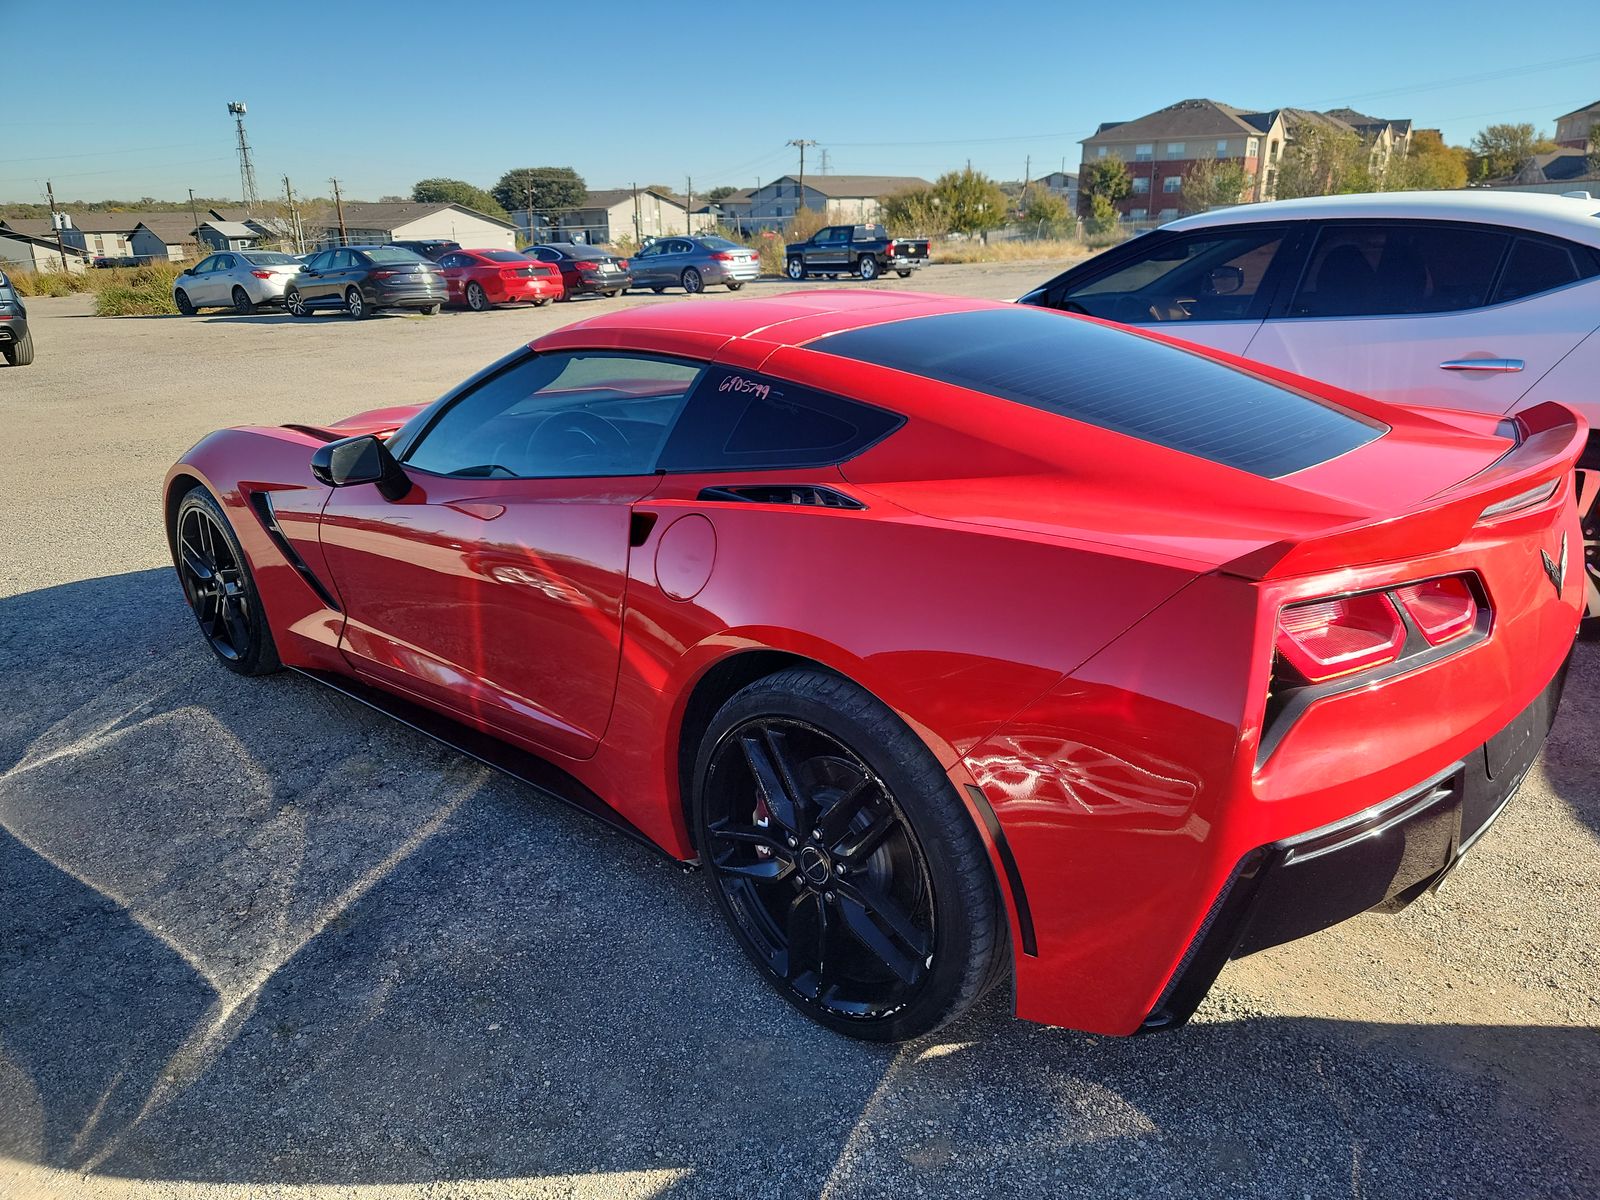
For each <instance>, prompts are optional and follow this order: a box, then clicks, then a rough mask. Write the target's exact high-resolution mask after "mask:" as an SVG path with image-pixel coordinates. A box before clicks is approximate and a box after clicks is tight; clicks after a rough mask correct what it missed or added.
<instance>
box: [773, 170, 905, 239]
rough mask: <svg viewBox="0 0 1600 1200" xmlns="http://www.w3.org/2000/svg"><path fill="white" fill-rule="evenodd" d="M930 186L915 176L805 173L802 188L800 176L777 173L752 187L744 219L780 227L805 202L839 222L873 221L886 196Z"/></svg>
mask: <svg viewBox="0 0 1600 1200" xmlns="http://www.w3.org/2000/svg"><path fill="white" fill-rule="evenodd" d="M932 186H933V185H932V184H930V183H929V182H928V181H927V180H926V179H921V178H918V177H917V176H915V175H807V176H806V178H805V184H804V188H803V190H802V185H801V182H800V178H799V176H797V175H780V176H779V177H778V178H777V179H774V180H773V181H772V182H771V183H764V184H762V185H761V186H760V187H758V188H753V189H752V190H751V192H750V198H749V199H750V211H749V213H748V215H747V216H746V218H745V220H746V223H747V225H749V226H751V227H755V228H772V227H774V226H782V225H783V224H785V223H786V222H788V221H792V220H793V219H794V215H795V214H796V213H797V212H799V211H800V207H801V206H802V205H804V206H805V207H806V208H810V209H814V210H816V211H817V212H820V213H823V214H824V215H825V216H826V217H827V218H828V220H830V221H833V222H837V223H838V224H841V225H843V224H856V223H861V222H870V221H876V220H877V219H878V218H879V216H881V215H882V211H883V205H882V200H883V198H884V197H885V196H890V195H893V194H894V193H895V192H904V191H909V190H910V189H912V188H926V187H932Z"/></svg>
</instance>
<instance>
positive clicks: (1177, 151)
mask: <svg viewBox="0 0 1600 1200" xmlns="http://www.w3.org/2000/svg"><path fill="white" fill-rule="evenodd" d="M1167 156H1168V157H1169V158H1182V157H1183V143H1182V142H1168V143H1167Z"/></svg>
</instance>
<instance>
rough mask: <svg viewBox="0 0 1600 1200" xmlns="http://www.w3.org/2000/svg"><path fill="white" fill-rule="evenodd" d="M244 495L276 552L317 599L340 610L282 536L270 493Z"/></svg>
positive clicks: (313, 573) (287, 540)
mask: <svg viewBox="0 0 1600 1200" xmlns="http://www.w3.org/2000/svg"><path fill="white" fill-rule="evenodd" d="M245 496H246V498H247V499H248V500H249V501H250V508H251V511H253V512H254V513H255V514H256V519H257V520H259V521H260V522H261V525H262V528H264V529H265V530H266V531H267V536H268V537H269V538H271V539H272V544H273V545H274V546H276V547H277V548H278V553H279V554H281V555H283V557H284V558H286V559H287V560H288V561H289V565H290V566H291V567H293V568H294V569H295V571H296V572H297V573H298V574H299V576H300V578H301V579H303V580H305V581H306V586H307V587H309V588H310V589H311V590H312V591H313V592H315V593H316V594H317V599H318V600H321V601H322V603H323V604H325V605H327V607H329V608H331V609H333V611H334V612H340V611H342V610H341V609H340V608H339V602H338V601H337V600H335V599H334V598H333V593H332V592H330V591H329V590H328V589H327V588H326V587H324V586H323V583H322V580H320V579H318V578H317V576H316V573H315V572H314V571H312V569H311V568H310V566H308V565H307V564H306V560H305V559H303V558H301V557H300V555H299V554H298V553H297V552H296V551H295V548H294V546H293V545H292V544H291V543H290V541H289V539H288V538H287V537H285V536H284V533H283V529H282V528H281V527H280V526H279V525H278V514H277V513H275V512H274V511H273V510H272V493H271V492H246V493H245Z"/></svg>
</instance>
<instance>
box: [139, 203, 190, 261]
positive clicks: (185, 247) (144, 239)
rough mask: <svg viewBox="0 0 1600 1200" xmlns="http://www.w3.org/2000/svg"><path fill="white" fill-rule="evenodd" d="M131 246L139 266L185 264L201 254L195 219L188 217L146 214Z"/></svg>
mask: <svg viewBox="0 0 1600 1200" xmlns="http://www.w3.org/2000/svg"><path fill="white" fill-rule="evenodd" d="M128 244H129V246H130V248H131V250H132V254H133V257H135V258H137V259H138V260H139V261H140V262H151V261H157V262H161V261H165V262H183V261H185V260H187V259H190V258H194V257H196V256H197V255H198V253H199V243H198V241H197V240H196V238H195V224H194V218H193V217H192V216H190V215H189V214H188V213H146V214H145V215H144V217H143V218H142V219H141V220H140V221H139V223H138V224H137V225H135V226H134V227H133V232H132V233H131V234H130V235H129V237H128Z"/></svg>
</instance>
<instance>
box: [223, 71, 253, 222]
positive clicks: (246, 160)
mask: <svg viewBox="0 0 1600 1200" xmlns="http://www.w3.org/2000/svg"><path fill="white" fill-rule="evenodd" d="M244 113H245V108H244V101H243V100H230V101H229V102H228V115H229V116H231V117H232V118H233V123H234V125H235V127H236V128H237V129H238V130H239V190H240V191H241V192H243V193H244V195H243V196H242V197H241V198H242V199H243V200H244V211H245V212H246V214H248V215H249V216H252V217H253V216H255V215H256V205H257V204H259V203H261V201H260V198H259V197H257V195H256V168H255V164H254V163H252V162H251V161H250V139H249V138H248V137H247V136H245V132H244Z"/></svg>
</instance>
